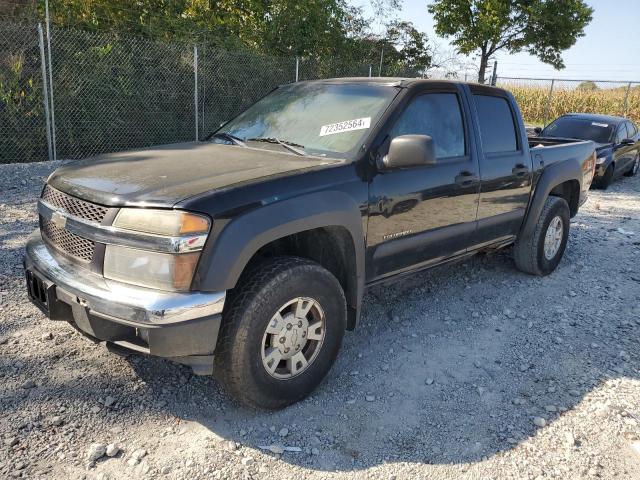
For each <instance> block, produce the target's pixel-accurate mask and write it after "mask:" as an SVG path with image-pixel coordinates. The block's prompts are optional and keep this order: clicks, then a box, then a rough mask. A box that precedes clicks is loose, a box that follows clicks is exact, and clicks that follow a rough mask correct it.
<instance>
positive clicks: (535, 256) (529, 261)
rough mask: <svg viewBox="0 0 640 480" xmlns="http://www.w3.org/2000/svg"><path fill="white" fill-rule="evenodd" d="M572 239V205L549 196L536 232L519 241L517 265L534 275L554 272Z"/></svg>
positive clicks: (515, 255)
mask: <svg viewBox="0 0 640 480" xmlns="http://www.w3.org/2000/svg"><path fill="white" fill-rule="evenodd" d="M568 238H569V205H568V204H567V202H566V200H565V199H564V198H560V197H549V198H547V200H546V201H545V204H544V207H543V209H542V212H541V213H540V217H539V218H538V222H537V223H536V226H535V228H534V230H533V233H532V234H531V235H530V236H528V237H523V238H518V240H517V241H516V245H515V248H514V258H515V262H516V266H517V267H518V269H519V270H522V271H523V272H526V273H530V274H532V275H540V276H542V275H548V274H550V273H551V272H553V271H554V270H555V269H556V267H557V266H558V264H559V263H560V260H561V259H562V255H563V254H564V250H565V248H566V246H567V239H568Z"/></svg>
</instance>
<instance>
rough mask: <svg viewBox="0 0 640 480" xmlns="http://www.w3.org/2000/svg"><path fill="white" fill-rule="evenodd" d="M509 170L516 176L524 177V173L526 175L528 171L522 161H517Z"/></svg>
mask: <svg viewBox="0 0 640 480" xmlns="http://www.w3.org/2000/svg"><path fill="white" fill-rule="evenodd" d="M511 172H512V173H513V174H514V175H515V176H516V177H524V176H525V175H527V174H528V173H529V167H527V166H526V165H524V164H522V163H518V164H517V165H516V166H515V167H513V169H512V170H511Z"/></svg>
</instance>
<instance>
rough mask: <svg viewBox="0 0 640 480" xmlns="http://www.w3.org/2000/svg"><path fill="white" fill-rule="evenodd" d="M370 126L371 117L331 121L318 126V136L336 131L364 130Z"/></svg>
mask: <svg viewBox="0 0 640 480" xmlns="http://www.w3.org/2000/svg"><path fill="white" fill-rule="evenodd" d="M370 126H371V117H364V118H356V119H354V120H345V121H344V122H338V123H331V124H329V125H322V126H321V127H320V136H321V137H324V136H325V135H335V134H336V133H343V132H352V131H354V130H364V129H365V128H369V127H370Z"/></svg>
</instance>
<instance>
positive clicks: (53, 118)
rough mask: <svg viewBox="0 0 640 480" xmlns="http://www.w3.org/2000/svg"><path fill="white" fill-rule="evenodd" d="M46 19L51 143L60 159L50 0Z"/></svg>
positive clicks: (55, 155) (47, 3) (47, 4)
mask: <svg viewBox="0 0 640 480" xmlns="http://www.w3.org/2000/svg"><path fill="white" fill-rule="evenodd" d="M44 9H45V19H46V22H47V57H48V59H49V91H50V92H51V145H52V150H53V159H54V160H57V159H58V149H57V146H56V109H55V107H54V104H53V65H52V64H51V32H50V31H49V0H46V1H45V3H44Z"/></svg>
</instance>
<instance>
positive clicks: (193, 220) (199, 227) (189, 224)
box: [180, 212, 209, 234]
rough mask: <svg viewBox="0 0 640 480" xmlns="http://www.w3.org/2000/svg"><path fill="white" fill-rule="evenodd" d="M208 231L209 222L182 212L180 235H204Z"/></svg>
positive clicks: (198, 216)
mask: <svg viewBox="0 0 640 480" xmlns="http://www.w3.org/2000/svg"><path fill="white" fill-rule="evenodd" d="M208 231H209V220H208V219H206V218H205V217H201V216H200V215H194V214H193V213H185V212H182V218H181V224H180V233H182V234H185V233H206V232H208Z"/></svg>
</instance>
